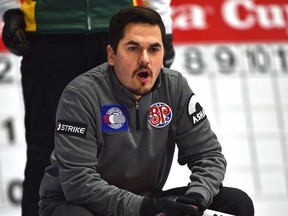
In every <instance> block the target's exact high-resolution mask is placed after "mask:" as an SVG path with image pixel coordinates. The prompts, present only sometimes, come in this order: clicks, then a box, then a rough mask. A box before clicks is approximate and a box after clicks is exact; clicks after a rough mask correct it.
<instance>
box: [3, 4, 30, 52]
mask: <svg viewBox="0 0 288 216" xmlns="http://www.w3.org/2000/svg"><path fill="white" fill-rule="evenodd" d="M3 19H4V27H3V31H2V40H3V42H4V45H5V46H6V48H7V49H8V50H9V51H10V52H12V53H14V54H15V55H17V56H21V55H24V54H26V53H28V52H29V50H30V42H29V41H28V40H27V37H26V35H25V20H24V15H23V12H22V11H21V10H20V9H10V10H7V11H6V12H5V13H4V16H3Z"/></svg>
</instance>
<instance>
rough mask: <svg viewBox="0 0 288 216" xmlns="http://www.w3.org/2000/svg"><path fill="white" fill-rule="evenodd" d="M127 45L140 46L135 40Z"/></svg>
mask: <svg viewBox="0 0 288 216" xmlns="http://www.w3.org/2000/svg"><path fill="white" fill-rule="evenodd" d="M126 45H136V46H139V45H140V44H139V43H138V42H136V41H133V40H130V41H128V42H127V43H126Z"/></svg>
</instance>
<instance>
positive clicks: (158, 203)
mask: <svg viewBox="0 0 288 216" xmlns="http://www.w3.org/2000/svg"><path fill="white" fill-rule="evenodd" d="M202 214H203V212H201V211H199V210H198V209H196V208H194V207H192V206H191V205H189V204H186V203H183V202H177V200H176V201H173V200H168V199H165V198H148V197H145V198H144V201H143V204H142V206H141V210H140V215H141V216H156V215H165V216H183V215H190V216H201V215H202Z"/></svg>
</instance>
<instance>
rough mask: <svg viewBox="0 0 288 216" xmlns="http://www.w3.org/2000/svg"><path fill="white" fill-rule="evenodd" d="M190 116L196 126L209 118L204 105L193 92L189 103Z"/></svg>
mask: <svg viewBox="0 0 288 216" xmlns="http://www.w3.org/2000/svg"><path fill="white" fill-rule="evenodd" d="M188 114H189V118H190V120H191V121H192V124H193V125H194V126H195V125H197V124H199V123H200V122H202V121H203V120H204V119H206V118H207V116H206V114H205V112H204V110H203V108H202V106H201V105H200V104H199V102H198V100H197V97H196V95H195V94H193V95H192V96H191V98H190V101H189V105H188Z"/></svg>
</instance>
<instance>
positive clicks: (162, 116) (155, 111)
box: [149, 102, 173, 128]
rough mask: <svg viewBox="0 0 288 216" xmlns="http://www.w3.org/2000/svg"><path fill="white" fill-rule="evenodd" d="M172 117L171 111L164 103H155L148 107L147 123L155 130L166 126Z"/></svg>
mask: <svg viewBox="0 0 288 216" xmlns="http://www.w3.org/2000/svg"><path fill="white" fill-rule="evenodd" d="M172 116H173V114H172V109H171V108H170V107H169V106H168V105H167V104H165V103H162V102H157V103H154V104H152V105H151V106H150V115H149V123H150V124H151V125H152V126H153V127H155V128H163V127H165V126H167V125H168V124H169V123H170V122H171V120H172Z"/></svg>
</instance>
